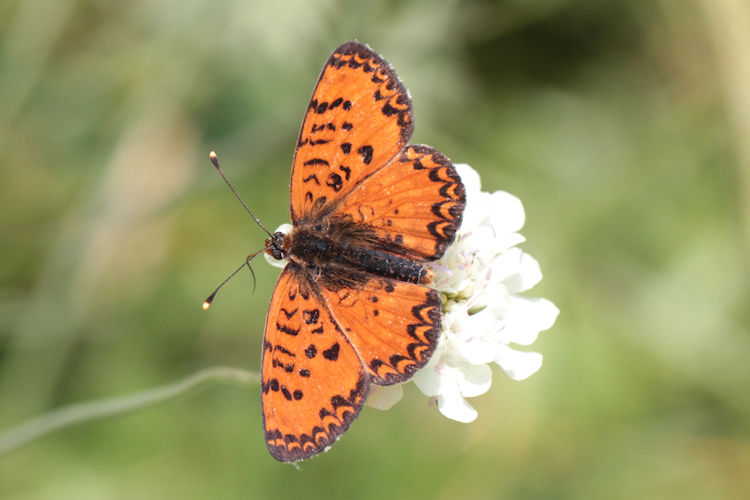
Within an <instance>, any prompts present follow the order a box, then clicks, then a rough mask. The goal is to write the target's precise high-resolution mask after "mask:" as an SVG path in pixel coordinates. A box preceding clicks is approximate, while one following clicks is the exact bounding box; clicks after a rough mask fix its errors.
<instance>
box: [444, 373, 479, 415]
mask: <svg viewBox="0 0 750 500" xmlns="http://www.w3.org/2000/svg"><path fill="white" fill-rule="evenodd" d="M437 403H438V409H439V410H440V413H442V414H443V415H445V416H446V417H448V418H450V419H451V420H456V421H458V422H464V423H467V424H468V423H469V422H473V421H474V420H476V418H477V415H478V413H477V411H476V410H475V409H474V408H473V407H472V406H471V405H470V404H469V403H467V402H466V400H465V399H464V398H463V396H461V392H460V391H459V389H458V386H457V385H456V384H455V383H453V384H446V385H445V390H444V391H443V392H442V394H440V395H438V397H437Z"/></svg>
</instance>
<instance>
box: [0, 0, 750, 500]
mask: <svg viewBox="0 0 750 500" xmlns="http://www.w3.org/2000/svg"><path fill="white" fill-rule="evenodd" d="M352 38H357V39H359V40H361V41H364V42H367V43H368V44H370V45H371V46H372V47H373V48H374V49H375V50H376V51H378V52H380V53H381V54H383V56H384V57H385V58H386V59H387V60H388V61H389V62H390V63H391V64H392V65H393V66H394V67H395V68H396V70H397V72H398V74H399V76H400V77H401V79H402V80H403V82H404V84H405V85H406V86H407V87H408V88H409V89H410V91H411V95H412V97H413V99H414V108H415V113H416V115H415V116H416V125H417V126H416V131H415V134H414V137H413V142H415V143H427V144H430V145H432V146H435V147H437V148H438V149H440V150H441V151H443V152H444V153H445V154H446V155H448V156H449V157H451V158H452V159H453V160H454V161H455V162H465V163H470V164H471V165H472V166H473V167H475V168H476V169H477V170H478V171H479V172H480V173H481V175H482V180H483V185H484V188H485V189H486V190H489V191H494V190H497V189H503V190H506V191H509V192H511V193H513V194H515V195H517V196H519V197H520V198H521V200H522V201H523V203H524V206H525V207H526V212H527V223H526V226H525V228H524V230H523V233H524V235H525V236H526V237H527V238H528V241H527V243H525V244H524V249H525V250H526V251H528V252H529V253H531V254H532V255H534V256H535V257H536V258H538V260H539V261H540V262H541V264H542V270H543V272H544V274H545V277H544V280H543V281H542V283H541V284H540V285H538V286H537V287H535V288H534V289H533V290H532V291H531V292H530V293H529V294H528V295H531V296H544V297H547V298H549V299H551V300H552V301H553V302H555V303H556V304H557V305H558V306H559V308H560V310H561V314H560V317H559V318H558V321H557V323H556V325H555V326H554V328H553V329H552V330H550V331H548V332H545V333H543V334H542V335H541V337H540V339H539V340H538V341H537V343H536V344H535V345H534V346H533V349H534V350H538V351H540V352H542V353H543V354H544V356H545V364H544V367H543V368H542V370H541V371H540V372H539V373H537V374H535V375H534V376H533V377H531V378H530V379H528V380H526V381H524V382H514V381H512V380H510V379H509V378H508V377H506V376H505V375H504V374H503V373H502V372H501V370H499V369H496V370H495V379H494V383H493V387H492V389H491V390H490V392H489V393H488V394H486V395H484V396H481V397H479V398H475V399H472V400H471V403H472V404H473V405H475V406H476V408H477V409H478V410H479V418H478V420H477V421H476V422H474V423H472V424H469V425H465V424H460V423H457V422H453V421H449V420H447V419H446V418H444V417H442V416H441V415H440V414H439V413H438V412H437V411H436V410H435V408H434V407H431V406H428V405H427V399H426V398H425V397H424V396H422V395H421V393H419V392H418V391H417V390H416V389H415V388H414V387H411V386H410V387H408V388H407V394H406V396H405V398H404V399H403V400H402V401H401V402H400V403H399V404H398V405H397V406H396V407H394V408H393V409H392V410H389V411H387V412H380V411H377V410H374V409H371V408H366V409H365V410H364V411H363V412H362V414H361V416H360V417H359V419H358V421H357V422H356V423H355V424H354V425H353V426H352V429H351V430H350V431H349V432H348V433H347V434H346V435H345V436H344V438H343V439H342V440H341V441H340V442H339V443H338V444H336V446H335V447H334V448H333V450H332V451H330V452H329V453H326V454H324V455H322V456H320V457H318V458H316V459H314V460H310V461H308V462H305V463H303V464H302V466H301V470H299V471H298V470H295V469H294V468H292V467H290V466H287V465H281V464H278V463H276V462H275V461H274V460H273V459H272V458H271V457H270V455H269V454H268V452H267V451H266V448H265V444H264V441H263V438H262V432H261V418H260V408H259V399H260V398H259V394H258V390H257V389H256V388H251V389H248V388H242V387H232V386H226V385H222V386H212V387H210V388H208V389H206V390H203V391H201V392H198V393H195V394H191V395H189V396H188V397H183V398H181V399H178V400H176V401H173V402H170V403H168V404H165V405H161V406H158V407H154V408H151V409H148V410H144V411H141V412H138V413H135V414H130V415H127V416H124V417H121V418H117V419H111V420H106V421H102V422H97V423H93V424H88V425H83V426H78V427H74V428H70V429H67V430H65V431H63V432H59V433H57V434H54V435H52V436H50V437H48V438H45V439H43V440H41V441H37V442H35V443H33V444H31V445H29V446H27V447H25V448H23V449H21V450H18V451H15V452H13V453H11V454H8V455H5V456H0V497H2V498H55V499H58V498H75V499H81V498H95V499H109V498H338V497H342V498H353V497H359V498H440V499H447V498H476V499H484V498H487V499H489V498H521V499H531V498H560V499H577V498H740V497H743V496H747V495H748V494H749V493H750V474H748V472H750V432H749V431H750V422H749V420H748V417H749V416H750V390H748V386H749V385H750V362H748V361H747V357H748V354H749V353H750V307H748V304H749V303H750V286H749V282H750V280H749V279H748V278H749V277H750V267H749V263H750V258H749V256H750V243H749V242H750V4H748V2H747V1H746V0H672V1H670V0H661V1H651V2H636V1H624V0H623V1H604V0H602V1H576V0H504V1H496V2H492V1H488V0H475V1H451V2H430V1H426V0H424V1H410V2H398V1H395V0H391V1H370V2H361V3H354V2H344V1H333V0H330V1H325V2H310V1H304V0H296V1H285V2H276V1H271V0H259V1H253V2H243V1H239V0H233V1H226V0H221V1H217V2H208V1H197V0H188V1H182V2H178V1H174V0H172V1H159V2H152V1H136V2H112V1H106V0H79V1H74V0H67V1H66V0H60V1H55V0H5V1H4V2H2V3H0V168H1V171H0V252H1V257H2V258H1V259H0V429H3V430H7V429H9V428H11V427H13V426H15V425H17V424H19V423H21V422H23V421H25V420H27V419H28V418H30V417H32V416H34V415H37V414H39V413H41V412H44V411H47V410H50V409H53V408H56V407H60V406H63V405H66V404H71V403H74V402H80V401H86V400H91V399H97V398H103V397H109V396H115V395H121V394H128V393H132V392H136V391H138V390H142V389H145V388H149V387H153V386H157V385H160V384H163V383H166V382H171V381H173V380H176V379H179V378H181V377H184V376H186V375H188V374H190V373H193V372H195V371H198V370H200V369H202V368H206V367H210V366H216V365H227V366H238V367H245V368H247V369H250V370H256V369H257V368H258V363H259V357H260V347H261V335H262V327H263V322H264V318H265V311H266V308H267V304H268V300H269V296H270V293H271V290H272V287H273V284H274V280H275V276H276V274H277V272H278V271H277V270H276V269H275V268H271V267H270V266H267V265H266V264H265V263H264V262H263V261H262V260H261V261H258V262H257V264H256V265H255V271H256V274H257V290H256V291H255V293H253V292H252V281H251V279H250V277H249V274H248V273H243V274H242V275H241V276H240V277H238V278H237V279H235V280H234V281H233V282H231V283H230V284H229V285H228V286H227V287H226V288H225V289H224V290H223V292H222V293H221V294H220V295H219V297H218V299H217V300H216V302H215V305H214V307H213V308H212V309H211V310H210V312H208V313H204V312H202V311H201V308H200V304H201V302H202V300H203V299H204V298H205V296H206V295H207V294H208V293H209V292H211V290H212V289H213V287H214V286H215V285H216V284H218V283H219V282H220V281H221V279H223V278H224V277H225V276H226V275H227V274H228V273H229V272H230V271H231V270H232V269H234V267H235V266H237V265H239V264H241V263H242V260H243V259H244V258H245V256H246V255H247V254H248V253H250V252H252V251H255V250H257V249H258V248H260V247H261V245H262V244H263V237H264V235H263V233H262V232H261V231H260V230H259V229H258V228H257V227H254V225H253V224H252V221H251V220H250V219H249V218H248V217H247V215H246V214H245V213H244V212H243V210H242V209H241V207H240V206H239V204H238V203H237V202H236V201H235V200H234V199H233V198H232V196H231V194H230V193H229V192H228V190H227V189H226V187H225V186H224V185H223V183H222V182H221V179H220V178H219V177H218V176H217V175H216V173H215V171H214V170H213V168H212V167H211V165H210V163H209V161H208V157H207V154H208V152H209V150H211V149H215V150H216V151H217V152H218V153H219V156H220V158H221V159H222V162H223V165H224V168H225V171H226V172H227V175H228V176H229V177H230V178H231V180H232V181H233V183H234V185H235V187H236V188H237V189H238V191H239V192H240V193H241V194H242V195H243V196H244V198H245V199H246V200H247V201H248V203H249V205H250V206H251V207H252V208H253V209H254V210H255V211H256V212H257V214H258V215H259V217H260V218H261V220H262V221H264V223H265V224H266V225H267V226H269V227H271V228H275V227H276V226H277V225H278V224H280V223H282V222H286V221H287V219H288V176H289V169H290V163H291V158H292V154H293V147H294V144H295V141H296V138H297V133H298V130H299V125H300V121H301V118H302V115H303V112H304V110H305V107H306V105H307V100H308V99H309V96H310V93H311V91H312V87H313V84H314V82H315V79H316V78H317V75H318V72H319V71H320V68H321V66H322V64H323V62H324V61H325V60H326V58H327V57H328V55H329V53H330V52H331V51H332V50H333V48H334V47H336V46H337V45H338V44H339V43H341V42H343V41H345V40H347V39H352ZM495 368H497V367H495Z"/></svg>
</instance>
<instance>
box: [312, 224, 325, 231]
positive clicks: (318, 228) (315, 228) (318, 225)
mask: <svg viewBox="0 0 750 500" xmlns="http://www.w3.org/2000/svg"><path fill="white" fill-rule="evenodd" d="M322 230H323V224H315V225H314V226H313V231H318V232H320V231H322Z"/></svg>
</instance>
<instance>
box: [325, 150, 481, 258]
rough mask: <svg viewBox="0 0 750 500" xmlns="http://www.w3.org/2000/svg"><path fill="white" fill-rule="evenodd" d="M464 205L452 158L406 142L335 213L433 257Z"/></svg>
mask: <svg viewBox="0 0 750 500" xmlns="http://www.w3.org/2000/svg"><path fill="white" fill-rule="evenodd" d="M465 205H466V194H465V191H464V186H463V184H462V183H461V179H460V177H459V176H458V174H457V173H456V169H455V168H454V167H453V164H451V162H450V161H449V160H448V159H447V158H446V157H445V156H443V155H442V154H441V153H440V152H439V151H437V150H435V149H433V148H431V147H429V146H408V147H407V148H405V149H404V150H403V151H402V152H401V153H400V154H399V155H398V156H397V157H396V158H394V159H393V161H391V162H390V163H389V164H388V165H386V166H385V167H384V168H382V169H380V170H379V171H377V172H376V173H374V174H373V175H372V176H371V177H369V178H368V179H366V180H365V181H364V182H362V183H361V184H360V185H359V186H357V187H356V189H354V190H353V191H352V192H351V193H350V194H349V196H347V197H346V199H344V200H343V202H342V203H341V205H339V207H338V208H337V210H336V213H337V214H345V215H348V216H350V217H351V218H352V219H353V220H354V221H355V222H360V223H363V224H366V225H368V226H370V227H372V228H373V229H374V230H375V232H376V234H377V236H378V237H380V238H381V239H383V240H386V241H389V242H394V243H396V244H397V245H398V248H400V249H401V250H402V252H403V253H404V254H405V255H408V256H411V257H413V258H414V259H416V260H434V259H437V258H439V257H440V256H442V255H443V253H444V252H445V249H446V247H447V246H448V245H450V244H451V243H452V242H453V240H454V239H455V236H456V231H457V230H458V227H459V226H460V225H461V217H462V215H463V210H464V206H465Z"/></svg>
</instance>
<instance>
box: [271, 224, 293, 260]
mask: <svg viewBox="0 0 750 500" xmlns="http://www.w3.org/2000/svg"><path fill="white" fill-rule="evenodd" d="M285 236H286V235H285V234H284V233H282V232H281V231H276V232H275V233H273V234H272V235H271V237H270V238H268V239H266V253H268V254H269V255H271V257H273V258H274V259H276V260H282V259H285V258H286V257H287V254H288V252H287V251H286V249H285V247H286V246H287V245H285V244H284V240H285Z"/></svg>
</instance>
